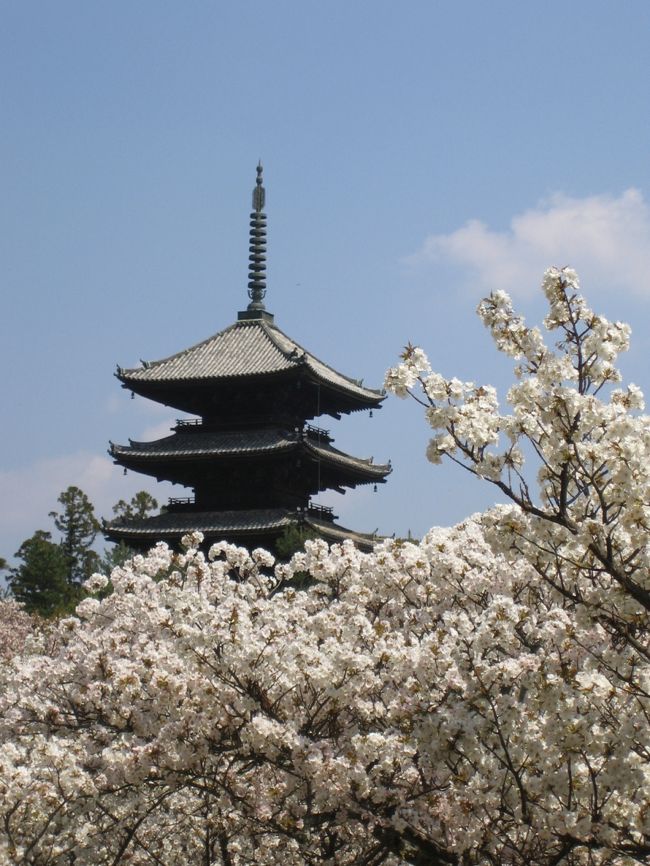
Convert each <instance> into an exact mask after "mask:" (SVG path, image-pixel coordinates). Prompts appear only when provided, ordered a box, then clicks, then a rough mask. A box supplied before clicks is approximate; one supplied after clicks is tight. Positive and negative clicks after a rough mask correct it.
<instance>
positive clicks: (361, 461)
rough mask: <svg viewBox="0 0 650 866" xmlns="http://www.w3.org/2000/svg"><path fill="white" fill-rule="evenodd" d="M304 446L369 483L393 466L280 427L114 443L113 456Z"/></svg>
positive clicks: (129, 458) (133, 458) (262, 451)
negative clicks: (122, 443)
mask: <svg viewBox="0 0 650 866" xmlns="http://www.w3.org/2000/svg"><path fill="white" fill-rule="evenodd" d="M297 447H302V448H303V449H304V451H306V452H308V453H311V454H313V455H314V456H315V457H316V458H317V459H320V460H324V461H327V462H330V463H336V464H338V465H340V466H342V467H345V468H346V469H350V470H353V471H356V472H359V473H361V474H363V475H365V476H366V477H368V479H369V480H381V479H383V478H384V477H385V476H386V475H388V474H389V473H390V471H391V467H390V464H380V463H377V464H376V463H374V462H373V459H372V458H360V457H353V456H351V455H350V454H346V453H344V452H343V451H339V450H338V449H337V448H334V447H332V445H331V444H330V443H329V442H327V441H322V440H319V439H318V438H316V437H314V438H312V437H311V436H308V435H307V436H305V435H303V434H302V431H300V430H292V431H288V430H283V429H281V428H277V427H270V428H257V429H250V430H200V429H199V430H197V429H196V428H194V429H193V430H192V432H191V433H188V432H175V433H173V434H172V435H171V436H166V437H164V438H163V439H157V440H156V441H154V442H134V441H131V440H130V444H129V445H116V444H113V443H111V447H110V454H111V456H112V457H114V458H115V460H117V461H118V462H120V461H124V462H137V463H142V462H151V463H154V462H157V461H160V460H189V459H199V460H200V459H214V458H215V457H216V458H219V457H224V458H232V457H237V456H243V455H246V456H256V455H266V454H274V453H282V452H288V451H292V450H295V449H296V448H297Z"/></svg>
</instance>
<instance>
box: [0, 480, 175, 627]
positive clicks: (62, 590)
mask: <svg viewBox="0 0 650 866" xmlns="http://www.w3.org/2000/svg"><path fill="white" fill-rule="evenodd" d="M57 501H58V503H59V509H58V510H57V511H50V513H49V516H50V517H51V518H52V520H53V522H54V527H55V529H56V530H57V531H58V533H59V538H58V540H55V539H54V538H53V536H52V532H50V531H49V530H44V529H37V530H36V532H34V534H33V535H32V536H31V537H30V538H27V539H25V541H23V543H22V544H21V545H20V547H19V548H18V550H17V551H16V553H15V557H16V559H17V560H19V562H18V564H17V565H15V566H14V567H12V568H9V566H8V563H7V561H6V559H4V558H3V557H0V568H2V569H4V570H8V572H9V577H8V586H9V591H10V593H11V595H12V596H13V597H14V598H15V599H16V601H18V602H20V603H21V604H22V605H23V606H24V608H25V610H26V611H28V612H29V613H35V614H38V615H40V616H43V617H53V616H58V615H62V614H65V613H68V612H70V611H72V610H73V609H74V607H75V605H76V604H77V603H78V602H79V601H80V600H81V599H82V598H83V597H84V590H83V582H84V581H85V580H86V579H87V578H89V577H90V575H91V574H93V573H94V572H96V571H102V572H105V573H109V574H110V571H111V570H112V569H113V568H114V567H115V566H116V565H121V564H122V563H123V562H124V561H125V560H126V559H128V558H129V556H131V555H132V553H133V551H132V550H131V549H130V548H129V547H127V545H125V544H123V543H120V544H117V545H112V546H111V547H110V548H106V549H105V550H104V551H103V553H102V554H100V553H98V552H97V550H95V549H94V544H95V541H96V539H97V533H98V532H99V530H100V529H101V525H100V521H99V520H98V519H97V517H96V515H95V508H94V506H93V504H92V502H91V501H90V500H89V498H88V496H87V495H86V494H85V493H84V492H83V490H81V489H80V488H79V487H75V486H71V487H68V488H67V489H66V490H64V491H63V492H62V493H61V494H60V495H59V497H58V500H57ZM157 509H158V503H157V502H156V500H155V499H154V498H153V496H151V494H149V493H147V492H146V491H145V490H141V491H139V492H138V493H136V494H135V496H133V498H132V499H131V500H130V501H129V502H126V501H125V500H124V499H120V501H119V502H117V503H116V505H114V506H113V514H114V515H115V516H116V517H119V518H122V519H124V520H136V519H140V518H143V517H147V516H149V515H151V514H152V513H153V512H155V511H157Z"/></svg>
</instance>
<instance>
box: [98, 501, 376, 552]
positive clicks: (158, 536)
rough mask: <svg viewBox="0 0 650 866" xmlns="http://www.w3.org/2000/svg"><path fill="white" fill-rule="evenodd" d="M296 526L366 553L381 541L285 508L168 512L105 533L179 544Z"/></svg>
mask: <svg viewBox="0 0 650 866" xmlns="http://www.w3.org/2000/svg"><path fill="white" fill-rule="evenodd" d="M296 524H300V525H303V526H305V527H307V528H310V529H313V530H314V532H316V533H317V534H318V535H320V536H322V537H323V538H325V539H327V540H328V541H330V542H341V541H345V539H351V540H352V541H353V542H354V543H355V544H358V545H359V546H360V547H362V548H364V549H369V548H370V547H372V545H373V544H374V543H375V542H376V541H378V540H379V539H378V538H377V537H376V536H374V535H370V534H366V533H362V532H354V531H353V530H351V529H346V528H345V527H343V526H339V525H338V524H337V523H334V522H333V521H330V520H320V519H318V518H317V517H314V516H313V515H311V514H309V513H308V512H307V513H306V514H304V513H302V512H296V511H289V510H287V509H283V508H264V509H251V510H246V511H204V512H166V513H163V514H158V515H156V516H154V517H148V518H146V519H145V520H141V521H138V522H137V523H129V522H128V521H120V520H114V521H111V522H110V523H107V524H106V525H105V527H104V531H105V533H106V535H107V536H108V537H109V538H112V539H114V540H116V541H117V540H124V541H126V542H129V541H132V542H136V543H151V544H153V543H155V542H156V541H179V540H180V538H181V536H182V535H185V533H187V532H192V531H195V530H196V531H199V532H202V533H203V534H204V535H205V536H206V537H207V538H208V539H213V540H219V539H221V538H228V539H230V540H232V539H236V538H237V537H241V539H242V541H243V540H245V539H246V537H247V536H248V535H251V536H259V535H269V536H270V537H276V536H277V535H279V534H280V533H281V532H282V531H283V530H284V529H286V528H287V527H289V526H294V525H296Z"/></svg>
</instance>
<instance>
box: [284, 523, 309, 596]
mask: <svg viewBox="0 0 650 866" xmlns="http://www.w3.org/2000/svg"><path fill="white" fill-rule="evenodd" d="M318 537H319V536H318V534H317V533H316V532H314V530H313V529H307V528H306V527H304V526H297V525H296V524H291V525H290V526H287V528H286V529H285V530H284V532H283V533H282V535H280V537H279V538H278V539H277V540H276V542H275V551H276V553H277V555H278V557H279V558H280V559H281V560H288V559H291V557H292V556H293V554H294V553H297V552H298V551H299V550H302V549H303V547H304V546H305V542H306V541H313V540H314V539H316V538H318ZM313 582H314V581H313V579H312V578H311V577H310V576H309V575H308V574H306V573H305V572H303V571H297V572H296V573H295V574H294V576H293V577H292V578H291V581H290V583H291V586H293V587H295V589H305V588H306V587H308V586H310V585H311V584H312V583H313Z"/></svg>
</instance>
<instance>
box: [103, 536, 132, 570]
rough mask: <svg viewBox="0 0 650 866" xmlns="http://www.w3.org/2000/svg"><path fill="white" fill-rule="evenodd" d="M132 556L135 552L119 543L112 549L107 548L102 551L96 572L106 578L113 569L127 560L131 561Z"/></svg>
mask: <svg viewBox="0 0 650 866" xmlns="http://www.w3.org/2000/svg"><path fill="white" fill-rule="evenodd" d="M134 555H135V551H134V550H133V548H131V547H129V545H128V544H125V543H124V542H123V541H120V542H119V544H114V545H113V546H112V547H107V548H106V549H105V550H104V553H103V555H102V557H101V559H100V560H99V567H98V569H97V570H98V571H99V572H100V573H101V574H105V575H106V576H107V577H108V576H109V575H110V573H111V571H113V569H114V568H117V567H118V566H120V565H124V563H125V562H126V561H127V559H131V557H132V556H134Z"/></svg>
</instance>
